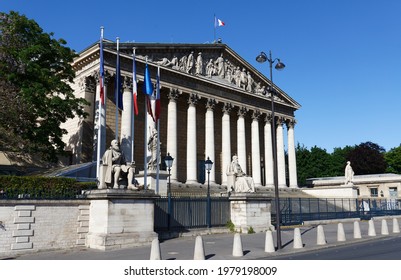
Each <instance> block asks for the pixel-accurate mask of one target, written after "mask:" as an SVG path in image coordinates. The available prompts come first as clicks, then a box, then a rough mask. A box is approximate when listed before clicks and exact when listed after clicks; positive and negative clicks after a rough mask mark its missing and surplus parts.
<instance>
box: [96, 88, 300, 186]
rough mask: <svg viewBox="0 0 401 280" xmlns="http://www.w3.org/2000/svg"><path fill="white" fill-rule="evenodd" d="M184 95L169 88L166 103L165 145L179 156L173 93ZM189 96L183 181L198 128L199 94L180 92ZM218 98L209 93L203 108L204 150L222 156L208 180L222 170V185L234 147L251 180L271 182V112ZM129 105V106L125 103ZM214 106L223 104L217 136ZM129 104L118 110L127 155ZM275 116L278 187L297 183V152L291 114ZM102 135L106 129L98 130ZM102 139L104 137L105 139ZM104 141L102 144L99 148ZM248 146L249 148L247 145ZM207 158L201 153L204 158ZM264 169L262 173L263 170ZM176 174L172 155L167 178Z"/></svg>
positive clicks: (192, 172) (190, 171)
mask: <svg viewBox="0 0 401 280" xmlns="http://www.w3.org/2000/svg"><path fill="white" fill-rule="evenodd" d="M98 94H99V88H97V99H98ZM181 95H183V94H182V92H181V91H180V90H178V89H170V91H169V93H168V105H167V144H166V150H167V151H168V152H169V153H170V155H171V156H172V157H176V156H177V151H178V146H177V145H178V141H177V137H178V132H177V129H178V117H177V99H178V98H179V97H180V96H181ZM184 96H186V97H187V98H188V99H187V104H188V107H187V116H186V118H187V128H186V132H185V133H186V139H187V142H186V182H185V183H186V184H195V183H198V182H197V162H198V161H197V144H198V143H197V139H198V137H197V133H200V132H199V128H198V126H197V120H196V116H197V113H196V109H197V106H199V104H204V103H200V102H199V100H200V97H199V96H198V95H197V94H195V93H192V94H189V95H183V96H182V98H185V97H184ZM123 97H124V103H128V104H130V103H131V100H132V93H131V91H130V88H129V83H125V84H124V94H123ZM217 103H218V101H216V100H215V99H213V98H208V99H207V100H206V113H205V128H204V129H205V130H204V134H205V156H206V158H207V157H209V158H210V159H211V160H212V161H213V162H215V161H216V160H220V159H221V165H220V166H221V169H222V170H219V171H218V172H216V169H215V166H216V165H215V164H214V165H213V168H212V170H211V171H210V177H209V179H210V183H211V184H214V183H216V174H219V176H220V174H221V178H219V179H220V180H217V181H220V182H221V184H222V185H226V183H227V175H226V168H227V166H228V165H229V164H230V162H231V160H232V155H233V153H236V154H237V155H238V160H239V163H240V165H241V167H242V169H243V171H244V172H245V173H247V174H249V175H250V176H252V178H253V180H254V183H255V186H256V187H260V186H262V185H264V186H267V187H273V186H274V179H273V178H274V173H273V162H274V161H273V140H272V121H273V120H272V118H271V115H270V112H267V113H265V112H261V111H260V110H259V109H250V108H247V107H245V106H234V105H233V104H232V103H230V102H225V101H221V103H222V105H221V106H219V107H217V106H216V104H217ZM125 107H126V108H130V107H131V106H125ZM216 108H222V118H221V129H222V131H221V139H216V137H215V126H214V124H215V110H216ZM104 110H105V108H103V110H102V111H103V112H102V115H103V114H104ZM232 110H236V111H237V116H238V118H237V119H236V120H232V119H231V117H232V115H233V114H231V113H232ZM248 113H250V115H251V118H252V121H251V133H250V135H246V129H245V124H246V121H245V117H246V115H247V114H248ZM131 114H132V108H130V109H129V110H127V111H126V110H124V111H123V112H122V118H121V119H122V124H121V136H120V139H121V148H122V150H123V152H124V153H125V154H126V155H127V156H128V159H127V160H131V156H130V152H128V151H131V149H132V146H131V139H132V138H131V137H133V135H131V131H132V130H131V125H132V123H131V120H132V118H131V117H130V116H131ZM232 121H236V126H237V135H233V134H232V133H231V130H230V127H231V125H230V124H231V122H232ZM275 121H276V144H277V171H278V185H279V187H280V188H285V187H291V188H297V187H298V183H297V170H296V157H295V139H294V126H295V119H293V118H292V117H286V116H277V115H276V118H275ZM102 122H103V120H102ZM261 125H264V129H263V135H262V136H263V137H261V136H260V129H259V128H260V126H261ZM284 125H286V127H287V140H288V145H287V148H288V149H287V151H288V175H289V186H287V183H286V166H285V151H284ZM101 126H102V127H104V126H105V124H104V123H102V124H101ZM101 137H102V138H104V135H102V136H101ZM232 137H236V138H237V139H236V143H237V147H234V149H233V151H236V152H233V153H232V152H231V151H232V147H231V145H232V142H233V141H232ZM247 137H250V139H248V141H250V143H251V151H250V152H251V161H250V162H251V166H248V164H247V146H246V143H247ZM261 139H263V140H264V143H263V147H264V151H260V147H261V145H260V141H261ZM216 141H221V147H222V149H221V157H220V159H216V155H215V150H216V149H215V144H216ZM103 143H104V142H103ZM103 149H105V147H102V150H103ZM248 152H249V151H248ZM262 155H263V157H264V168H263V169H262V161H261V158H262ZM206 158H205V159H206ZM262 171H263V172H264V174H262ZM263 175H264V178H265V180H264V182H262V177H263ZM177 178H178V174H177V160H175V161H173V166H172V168H171V181H172V182H174V181H178V179H177Z"/></svg>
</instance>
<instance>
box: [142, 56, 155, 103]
mask: <svg viewBox="0 0 401 280" xmlns="http://www.w3.org/2000/svg"><path fill="white" fill-rule="evenodd" d="M143 92H144V93H145V94H146V95H148V96H151V95H152V94H153V84H152V80H151V79H150V73H149V68H148V64H147V63H146V65H145V78H144V82H143Z"/></svg>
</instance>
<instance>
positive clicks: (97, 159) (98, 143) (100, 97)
mask: <svg viewBox="0 0 401 280" xmlns="http://www.w3.org/2000/svg"><path fill="white" fill-rule="evenodd" d="M103 32H104V27H103V26H101V27H100V49H99V59H100V62H99V66H100V67H99V68H100V71H99V117H98V128H97V151H96V180H97V184H98V185H99V184H100V148H101V141H102V139H101V136H102V125H101V118H102V87H103V81H102V79H103V73H102V71H103V70H102V68H103V66H102V65H101V64H102V63H103V61H102V59H103Z"/></svg>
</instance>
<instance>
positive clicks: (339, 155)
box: [331, 146, 355, 176]
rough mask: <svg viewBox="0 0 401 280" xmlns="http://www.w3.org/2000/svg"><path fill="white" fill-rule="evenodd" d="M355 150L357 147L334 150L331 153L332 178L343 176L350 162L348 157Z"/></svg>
mask: <svg viewBox="0 0 401 280" xmlns="http://www.w3.org/2000/svg"><path fill="white" fill-rule="evenodd" d="M354 149H355V146H353V147H351V146H345V147H344V148H334V150H333V152H332V153H331V176H343V175H344V168H345V165H346V163H347V160H348V155H349V154H350V152H351V151H353V150H354Z"/></svg>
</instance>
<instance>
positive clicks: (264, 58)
mask: <svg viewBox="0 0 401 280" xmlns="http://www.w3.org/2000/svg"><path fill="white" fill-rule="evenodd" d="M256 61H257V62H259V63H264V62H266V61H267V62H269V66H270V82H271V85H270V87H269V91H270V99H271V112H272V113H271V114H272V138H273V141H272V145H273V174H274V175H273V176H274V192H275V200H274V201H275V204H276V207H275V208H276V232H277V250H280V249H281V228H280V221H281V218H280V197H279V190H278V170H277V139H276V120H275V116H274V95H275V90H274V86H273V85H274V84H273V64H274V63H275V62H276V61H277V63H276V65H275V67H274V68H275V69H276V70H282V69H284V67H285V65H284V63H282V62H281V61H280V59H278V58H275V59H272V52H271V51H270V52H269V57H267V55H266V54H265V53H264V52H261V53H260V54H259V55H258V56H257V57H256ZM266 168H267V167H266Z"/></svg>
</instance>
